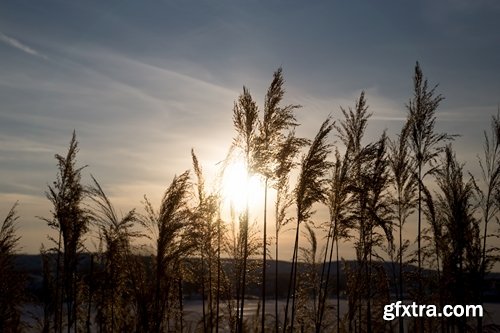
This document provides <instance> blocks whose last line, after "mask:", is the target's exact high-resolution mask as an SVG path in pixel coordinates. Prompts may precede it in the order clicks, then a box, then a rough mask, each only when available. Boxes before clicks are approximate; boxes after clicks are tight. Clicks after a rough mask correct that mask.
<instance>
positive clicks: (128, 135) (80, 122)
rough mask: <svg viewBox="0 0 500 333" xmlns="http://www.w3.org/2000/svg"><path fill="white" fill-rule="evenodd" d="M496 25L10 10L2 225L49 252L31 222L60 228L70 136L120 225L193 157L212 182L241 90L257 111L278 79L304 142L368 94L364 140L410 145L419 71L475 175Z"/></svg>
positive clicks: (402, 18)
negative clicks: (51, 196) (54, 213)
mask: <svg viewBox="0 0 500 333" xmlns="http://www.w3.org/2000/svg"><path fill="white" fill-rule="evenodd" d="M499 17H500V2H498V1H495V0H490V1H488V0H476V1H467V0H443V1H432V0H428V1H399V0H398V1H396V0H394V1H369V0H365V1H310V2H306V1H294V0H290V1H284V0H282V1H278V0H273V1H256V0H248V1H242V0H240V1H229V0H227V1H222V0H211V1H209V0H205V1H191V0H188V1H180V0H177V1H151V2H143V1H106V2H103V1H97V0H96V1H62V0H61V1H3V2H1V3H0V218H1V219H3V218H4V217H5V215H6V214H7V212H8V209H9V208H10V207H11V206H12V204H13V203H14V202H16V201H19V209H18V211H19V215H20V219H19V224H18V232H19V235H20V236H21V237H22V238H21V241H20V244H21V247H22V248H21V252H25V253H37V252H38V251H39V249H40V246H41V244H42V242H44V243H46V244H47V243H48V242H47V241H46V234H47V232H48V230H49V228H48V227H47V225H46V223H44V222H42V221H40V220H39V219H37V218H36V216H44V217H49V216H50V205H49V202H48V200H47V199H46V198H45V196H44V192H45V191H46V189H47V184H51V182H52V181H53V180H54V179H55V177H56V160H55V159H54V154H56V153H61V154H64V153H65V152H66V150H67V147H68V143H69V140H70V138H71V133H72V131H73V130H76V134H77V139H78V141H79V143H80V153H79V154H78V161H79V163H80V165H88V167H87V168H86V169H85V170H84V182H86V183H88V180H89V177H90V176H89V175H90V174H92V175H94V176H95V177H96V178H97V179H99V180H100V182H101V184H102V185H103V187H104V189H105V190H106V191H107V192H108V194H109V195H110V197H111V198H112V200H113V202H114V203H115V204H116V206H117V208H119V209H120V210H121V211H123V212H124V213H125V212H126V211H127V210H128V209H131V208H133V207H137V208H138V210H139V211H141V210H142V205H141V200H143V196H144V194H147V195H148V197H150V198H151V200H152V201H153V203H155V204H156V205H157V204H158V202H159V200H160V198H161V195H162V194H163V192H164V191H165V189H166V187H167V186H168V184H169V183H170V182H171V180H172V177H173V176H174V175H175V174H179V173H181V172H183V171H184V170H186V169H189V168H190V167H191V160H190V149H191V148H194V149H195V150H196V152H197V154H198V157H199V159H200V162H201V163H202V165H203V167H204V169H205V170H206V171H207V173H209V174H212V175H213V174H214V173H215V172H216V170H217V168H218V166H217V165H216V163H217V162H219V161H220V160H222V159H223V158H224V155H225V153H226V151H227V149H228V147H229V145H230V144H231V141H232V138H233V136H234V130H233V127H232V108H233V102H234V100H236V99H237V97H238V95H239V93H240V92H241V91H242V86H243V85H245V86H247V87H248V88H249V89H250V91H251V93H252V95H253V96H254V98H255V99H256V100H257V102H258V103H259V106H261V107H262V105H263V97H264V93H265V90H266V89H267V87H268V85H269V83H270V81H271V79H272V74H273V71H275V70H276V69H277V68H278V67H280V66H282V67H283V71H284V76H285V80H286V85H285V86H286V90H287V93H286V96H285V103H293V104H300V105H302V106H303V108H302V109H300V111H298V113H297V118H298V121H299V123H301V126H300V127H299V128H298V129H297V134H298V135H300V136H305V137H309V138H311V137H313V136H314V135H315V132H316V130H317V129H318V128H319V126H320V124H321V122H322V121H323V120H324V119H325V118H326V117H327V116H328V115H329V114H331V115H332V116H333V117H334V118H335V119H337V118H339V117H340V115H341V113H340V106H344V107H348V106H352V105H353V104H354V101H355V99H356V98H357V97H358V96H359V93H360V91H361V90H365V91H366V96H367V100H368V104H369V105H370V109H369V110H370V111H371V112H373V117H372V120H371V122H370V123H369V126H368V134H367V135H368V136H367V142H368V141H369V140H374V139H375V138H376V137H377V136H378V135H379V134H380V133H381V131H382V130H384V129H387V130H388V134H389V135H390V136H391V137H394V134H395V133H397V132H398V131H399V129H400V127H401V125H402V123H403V121H404V119H405V117H406V113H407V110H406V108H405V104H406V103H408V100H409V98H410V97H411V94H412V75H413V71H414V66H415V62H416V61H419V62H420V64H421V66H422V68H423V71H424V75H425V76H426V77H427V78H428V79H429V82H430V84H431V85H434V84H438V83H439V87H438V90H437V91H438V92H439V93H441V94H443V96H444V97H445V100H444V101H443V102H442V104H441V106H440V108H439V110H438V112H437V118H438V128H437V129H438V130H439V131H446V132H449V133H458V134H461V137H459V138H457V140H456V142H455V143H454V147H455V149H456V150H457V156H458V157H459V159H460V160H461V161H463V162H465V163H466V165H465V167H466V169H468V170H471V171H473V172H475V171H476V170H477V159H476V155H477V154H478V153H480V152H481V150H482V138H483V136H482V135H483V134H482V133H483V130H485V129H489V121H490V118H491V115H493V114H496V112H497V109H498V105H499V103H500V19H499ZM331 139H332V141H333V140H334V139H335V138H334V136H333V135H332V137H331ZM414 230H415V226H414V223H411V222H409V227H408V232H409V237H410V238H412V237H414V235H415V231H414ZM350 247H351V246H350V245H349V246H347V247H346V251H348V250H347V248H350ZM349 251H351V250H349ZM349 253H351V254H352V252H346V254H345V256H346V257H349Z"/></svg>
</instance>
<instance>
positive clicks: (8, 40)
mask: <svg viewBox="0 0 500 333" xmlns="http://www.w3.org/2000/svg"><path fill="white" fill-rule="evenodd" d="M0 41H2V42H4V43H5V44H7V45H10V46H12V47H14V48H16V49H18V50H21V51H23V52H25V53H28V54H31V55H32V56H35V57H40V58H42V59H46V60H47V57H46V56H45V55H43V54H41V53H40V52H38V51H36V50H34V49H33V48H31V47H29V46H28V45H26V44H23V43H21V42H20V41H18V40H17V39H14V38H12V37H9V36H7V35H5V34H4V33H1V32H0Z"/></svg>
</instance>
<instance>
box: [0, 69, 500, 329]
mask: <svg viewBox="0 0 500 333" xmlns="http://www.w3.org/2000/svg"><path fill="white" fill-rule="evenodd" d="M436 89H437V87H436V86H430V85H429V84H428V82H427V79H426V78H425V77H424V76H423V73H422V69H421V67H420V65H419V64H418V63H417V64H416V66H415V72H414V77H413V91H412V93H411V97H410V99H409V102H408V104H407V105H406V109H407V118H406V121H405V122H404V123H403V126H402V128H401V130H400V132H399V134H398V135H396V136H395V137H394V138H391V137H389V136H388V135H387V134H386V133H385V132H383V133H381V135H380V136H379V138H377V139H376V140H375V141H373V142H368V141H367V139H366V137H365V131H366V128H367V125H368V122H369V120H370V117H371V113H369V111H368V104H367V98H366V96H365V93H364V92H361V94H360V96H359V98H358V99H357V100H356V101H355V104H354V106H352V107H348V108H341V113H342V116H341V117H340V119H333V118H332V117H331V116H329V117H328V118H327V119H326V120H325V121H324V122H323V123H322V124H321V125H320V128H319V131H318V133H317V134H316V136H315V137H314V138H312V139H306V138H300V137H297V136H296V134H295V129H296V128H297V126H299V124H298V122H297V120H296V116H295V112H296V111H297V110H298V109H300V106H299V105H293V104H289V105H284V104H283V99H284V95H285V90H284V79H283V73H282V70H281V68H280V69H278V70H277V71H276V72H275V73H274V76H273V80H272V82H271V84H270V86H269V88H268V90H267V93H266V95H265V98H264V104H263V110H262V112H261V110H260V109H259V107H258V105H257V103H256V102H255V100H254V99H253V97H252V95H251V93H250V91H249V90H248V89H247V88H246V87H244V88H243V92H242V93H241V95H240V96H239V97H238V99H237V100H236V101H235V103H234V109H233V123H234V128H235V136H234V139H233V141H232V143H231V145H230V149H229V152H228V154H227V156H226V157H225V158H224V161H223V163H222V164H221V170H220V175H219V178H222V177H223V175H224V172H225V171H226V170H227V168H228V167H229V166H230V165H231V163H234V161H235V160H239V161H242V162H243V164H244V165H245V168H246V171H247V174H248V175H249V176H250V175H258V176H259V177H260V179H261V180H262V183H263V184H264V187H263V191H264V198H265V199H264V202H263V212H256V211H255V207H250V205H249V203H248V199H247V203H246V205H245V208H244V209H243V211H242V212H238V211H236V210H234V209H230V214H227V212H224V211H223V208H224V205H223V200H224V198H223V197H222V194H221V193H222V189H221V188H220V185H216V186H214V187H207V184H206V182H205V175H204V174H203V170H202V165H201V163H200V161H199V160H198V158H197V156H196V154H195V152H194V150H192V151H191V158H192V171H190V170H186V171H184V172H181V173H180V174H179V175H177V176H175V177H174V178H173V180H172V182H171V183H170V185H169V186H168V187H167V188H166V190H165V193H164V195H163V197H162V199H161V202H160V204H159V206H158V207H156V206H155V205H154V204H153V203H152V202H151V201H150V200H149V199H148V198H147V197H146V196H145V197H144V201H143V203H142V206H143V209H142V210H140V211H139V210H136V209H133V210H131V211H129V212H127V213H126V214H118V213H117V211H116V210H115V208H114V206H113V204H112V202H111V201H110V199H109V197H108V196H107V194H106V193H105V191H104V188H103V186H101V184H100V183H99V181H98V180H97V179H96V178H94V177H93V176H92V177H91V180H92V181H91V183H90V184H83V183H82V172H83V171H84V170H86V166H81V165H79V164H78V162H77V154H78V141H77V139H76V135H75V133H73V136H72V138H71V141H70V144H69V149H68V151H67V153H66V154H65V155H59V154H58V155H56V156H55V158H56V160H57V175H56V179H55V181H53V182H52V183H51V185H49V186H48V189H47V191H46V197H47V199H48V200H49V202H50V204H51V211H50V213H49V214H48V217H43V218H40V219H41V220H42V221H44V222H45V223H47V225H48V226H49V227H50V228H52V229H53V230H54V231H55V232H54V233H53V235H56V236H54V237H51V238H50V242H51V243H50V245H48V246H47V247H45V246H42V248H41V258H42V261H43V263H42V267H43V281H42V284H41V285H42V287H41V290H40V292H39V293H37V294H36V295H34V294H30V293H28V292H26V288H25V286H26V281H27V276H26V274H23V272H21V271H20V270H19V268H17V267H16V265H15V263H14V257H15V254H16V253H17V251H18V247H17V246H18V242H19V236H16V232H17V230H16V223H17V220H18V215H17V213H16V209H17V203H16V204H14V206H13V207H12V209H11V210H10V211H9V212H8V213H7V216H6V218H5V220H4V221H3V223H2V225H1V229H0V332H22V331H34V332H35V331H40V332H44V333H49V332H57V333H62V332H68V333H69V332H157V333H160V332H204V333H206V332H211V333H213V332H237V333H244V332H276V333H278V332H283V333H286V332H316V333H320V332H360V333H361V332H482V331H487V330H494V329H498V327H497V326H495V325H494V324H491V323H484V322H483V320H482V318H464V317H463V318H411V319H406V320H403V319H401V318H400V319H396V320H394V321H392V322H389V321H384V320H383V319H382V313H383V307H384V305H386V304H389V303H391V302H393V301H395V299H397V300H404V299H408V300H414V301H416V302H417V303H419V304H436V305H440V306H443V305H445V304H452V305H457V304H483V302H484V296H485V295H484V287H483V286H484V282H485V278H486V277H487V274H488V272H490V271H491V269H492V267H493V265H494V264H495V263H496V262H497V260H498V255H499V252H498V248H497V247H496V246H494V245H493V243H492V242H491V240H492V239H494V238H498V237H499V236H500V235H499V234H498V229H499V228H498V227H499V223H500V221H499V215H500V214H499V212H500V116H499V114H497V115H496V116H493V117H492V118H491V131H488V132H487V131H485V132H484V144H483V152H482V154H480V156H478V163H479V169H480V171H481V172H480V174H479V175H472V174H471V173H468V172H467V171H465V170H464V164H463V163H461V162H460V161H458V160H457V158H456V155H455V152H454V148H453V145H452V143H453V141H454V139H455V137H456V135H450V134H447V133H440V132H438V131H437V130H436V111H437V110H438V108H439V105H440V103H441V101H442V100H443V97H442V96H441V95H440V94H438V93H437V91H436ZM247 178H248V177H247ZM241 181H242V182H245V181H246V182H248V181H249V180H248V179H246V180H245V179H242V180H241ZM219 183H220V182H219ZM219 183H218V184H219ZM270 189H272V191H269V190H270ZM271 194H272V195H273V198H270V196H271ZM269 202H274V205H273V206H272V207H270V206H269V205H268V203H269ZM318 209H326V211H327V212H328V216H329V219H328V221H321V220H319V219H317V218H316V217H315V212H316V211H317V210H318ZM225 216H230V217H229V218H226V217H225ZM254 216H262V218H263V221H262V228H257V227H256V223H253V220H254V219H255V218H254ZM410 223H413V224H415V226H414V228H413V229H415V230H417V235H416V239H410V238H409V237H408V234H409V233H408V232H407V230H408V229H407V228H408V224H410ZM285 228H286V229H289V230H290V229H291V230H292V232H293V248H292V249H291V250H292V251H291V252H292V258H291V266H290V267H291V269H290V270H288V271H286V272H281V273H280V272H279V270H280V266H279V259H280V251H283V248H282V245H280V237H282V234H283V232H284V231H285ZM270 231H272V232H273V233H271V232H270ZM90 235H97V236H98V242H97V244H95V245H96V248H95V249H93V250H90V249H88V248H86V245H85V244H88V242H85V240H86V239H87V238H88V237H90ZM145 241H146V242H147V243H149V244H150V246H139V245H136V244H139V243H141V242H142V243H144V242H145ZM342 243H344V244H350V245H352V246H353V248H354V251H355V255H356V258H355V261H354V262H352V261H351V262H348V261H345V260H344V259H343V255H342V253H341V252H340V251H339V245H340V244H342ZM84 259H85V260H86V263H85V265H84V264H83V261H84ZM269 259H273V262H274V263H275V267H273V270H272V271H273V274H274V276H269V275H268V274H269V262H268V260H269ZM335 262H336V263H337V264H336V265H334V264H333V263H335ZM340 262H343V264H342V266H343V267H342V268H341V267H340V266H341V265H340V264H339V263H340ZM385 263H388V264H390V265H392V269H391V270H387V269H385V268H384V267H385V266H384V265H385ZM411 267H415V269H411ZM341 269H342V270H343V271H344V272H345V275H346V276H345V277H344V279H345V288H341V277H340V270H341ZM389 272H390V274H392V276H389ZM280 274H289V275H288V276H287V279H286V280H287V285H286V290H287V292H286V295H285V296H286V297H282V295H280V294H279V292H278V290H279V289H280V288H282V287H283V286H279V283H280V282H279V281H278V277H279V275H280ZM268 281H273V282H272V283H271V284H270V283H268ZM187 285H190V286H193V285H194V286H196V287H197V288H199V290H197V292H198V293H199V294H200V295H201V301H202V313H203V316H202V318H201V320H200V321H199V322H194V323H193V322H189V321H188V320H186V318H185V315H186V313H185V310H184V305H185V304H184V301H185V291H184V288H185V287H186V286H187ZM249 286H254V287H255V286H258V288H260V290H261V292H260V307H259V310H258V311H259V312H258V313H255V314H254V315H253V316H250V317H245V316H244V310H245V305H246V303H245V301H246V300H247V299H248V292H249V291H248V288H249ZM266 288H270V289H271V290H273V289H274V291H275V294H274V295H272V296H270V293H269V292H268V290H266ZM393 292H395V294H396V295H395V296H394V293H393ZM341 298H345V299H346V302H347V307H348V309H347V311H346V312H345V313H341V312H340V299H341ZM266 300H267V301H268V302H269V301H274V307H273V309H271V310H269V309H268V308H267V309H266V303H265V302H264V301H266ZM26 304H35V305H36V306H38V308H39V309H41V311H40V312H39V313H38V315H36V316H35V315H34V317H35V318H34V320H33V321H30V322H29V323H28V322H25V321H23V320H22V314H23V313H24V312H25V310H24V307H25V306H26ZM268 304H269V303H268ZM282 304H284V305H282Z"/></svg>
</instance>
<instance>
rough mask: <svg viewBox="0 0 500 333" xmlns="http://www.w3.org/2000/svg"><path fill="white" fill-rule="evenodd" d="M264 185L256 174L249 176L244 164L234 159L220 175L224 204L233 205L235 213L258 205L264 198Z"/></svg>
mask: <svg viewBox="0 0 500 333" xmlns="http://www.w3.org/2000/svg"><path fill="white" fill-rule="evenodd" d="M263 191H264V186H263V184H262V181H261V179H260V177H259V176H258V175H251V176H249V175H248V173H247V169H246V164H245V163H244V162H243V161H241V160H236V161H234V162H232V163H231V164H229V165H228V166H227V167H226V169H225V170H224V174H223V177H222V195H223V198H224V201H225V203H226V204H228V205H230V206H231V207H233V209H234V210H235V211H236V212H237V213H243V212H244V211H245V208H246V205H247V198H248V207H249V208H250V209H251V208H252V207H256V206H259V205H260V203H261V201H262V200H264V199H263V198H264V195H263Z"/></svg>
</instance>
